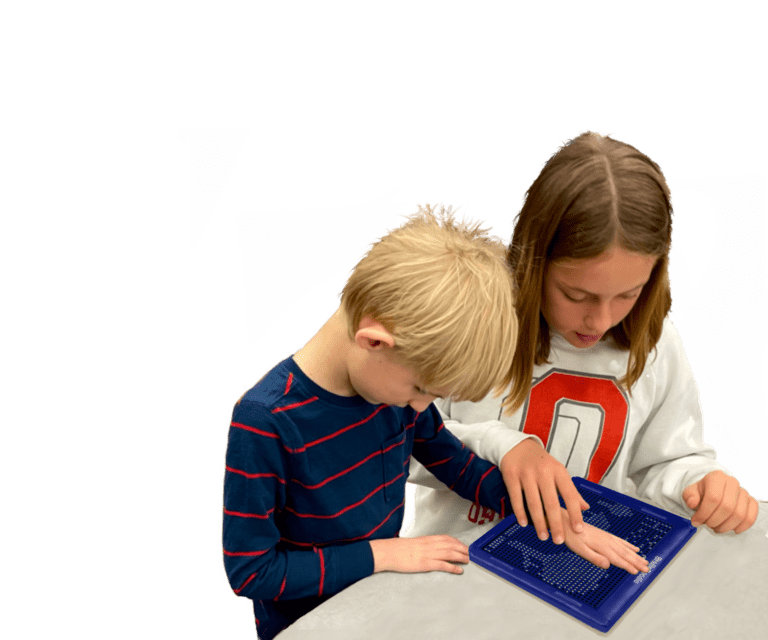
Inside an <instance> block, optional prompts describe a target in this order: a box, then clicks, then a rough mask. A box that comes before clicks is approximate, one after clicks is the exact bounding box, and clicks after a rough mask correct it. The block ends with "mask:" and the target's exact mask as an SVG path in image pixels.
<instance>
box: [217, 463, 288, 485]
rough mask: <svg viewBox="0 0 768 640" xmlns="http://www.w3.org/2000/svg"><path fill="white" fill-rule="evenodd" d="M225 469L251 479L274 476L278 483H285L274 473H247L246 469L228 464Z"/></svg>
mask: <svg viewBox="0 0 768 640" xmlns="http://www.w3.org/2000/svg"><path fill="white" fill-rule="evenodd" d="M226 469H227V471H231V472H232V473H237V474H239V475H241V476H245V477H246V478H248V479H250V480H253V479H254V478H275V479H276V480H277V481H278V482H279V483H280V484H285V480H283V479H282V478H281V477H280V476H278V475H277V474H276V473H248V472H247V471H243V470H242V469H235V468H234V467H230V466H227V467H226Z"/></svg>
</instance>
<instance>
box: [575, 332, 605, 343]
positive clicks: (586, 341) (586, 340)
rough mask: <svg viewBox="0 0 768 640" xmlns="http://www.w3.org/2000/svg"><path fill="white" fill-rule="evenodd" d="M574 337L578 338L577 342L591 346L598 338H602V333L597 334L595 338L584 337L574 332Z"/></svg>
mask: <svg viewBox="0 0 768 640" xmlns="http://www.w3.org/2000/svg"><path fill="white" fill-rule="evenodd" d="M576 335H577V336H578V338H579V340H581V341H582V342H583V343H584V344H592V343H593V342H597V341H598V340H599V339H600V338H602V337H603V334H602V333H599V334H598V335H596V336H589V335H585V334H583V333H579V332H578V331H577V332H576Z"/></svg>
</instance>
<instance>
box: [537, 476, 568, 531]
mask: <svg viewBox="0 0 768 640" xmlns="http://www.w3.org/2000/svg"><path fill="white" fill-rule="evenodd" d="M541 497H542V501H543V503H544V509H545V511H546V514H547V521H548V522H549V530H550V531H551V533H552V541H553V542H554V543H555V544H562V542H563V540H565V536H564V533H565V532H564V530H563V525H564V523H563V521H562V520H563V515H566V514H567V512H565V511H563V510H562V508H561V507H560V500H558V499H557V491H556V490H555V487H554V486H550V487H549V488H548V489H545V490H544V491H542V492H541Z"/></svg>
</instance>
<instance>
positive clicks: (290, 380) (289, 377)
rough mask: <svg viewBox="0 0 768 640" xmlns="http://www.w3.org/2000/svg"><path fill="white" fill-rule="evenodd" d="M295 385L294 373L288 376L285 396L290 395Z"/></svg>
mask: <svg viewBox="0 0 768 640" xmlns="http://www.w3.org/2000/svg"><path fill="white" fill-rule="evenodd" d="M292 383H293V373H289V374H288V381H287V382H286V383H285V393H284V394H283V395H284V396H287V395H288V392H289V391H290V390H291V384H292Z"/></svg>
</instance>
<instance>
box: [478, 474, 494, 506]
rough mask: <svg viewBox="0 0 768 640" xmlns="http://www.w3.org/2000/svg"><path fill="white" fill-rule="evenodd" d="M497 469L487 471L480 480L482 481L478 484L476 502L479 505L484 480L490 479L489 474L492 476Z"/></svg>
mask: <svg viewBox="0 0 768 640" xmlns="http://www.w3.org/2000/svg"><path fill="white" fill-rule="evenodd" d="M495 468H496V467H491V468H490V469H488V471H486V472H485V473H484V474H483V475H482V476H481V478H480V481H479V482H478V483H477V491H475V502H477V504H480V485H481V484H483V480H485V479H486V478H487V477H488V474H490V473H491V472H492V471H493V470H494V469H495Z"/></svg>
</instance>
